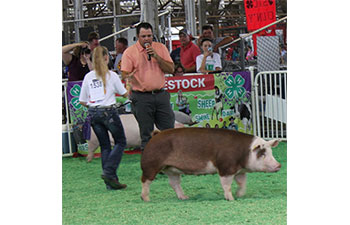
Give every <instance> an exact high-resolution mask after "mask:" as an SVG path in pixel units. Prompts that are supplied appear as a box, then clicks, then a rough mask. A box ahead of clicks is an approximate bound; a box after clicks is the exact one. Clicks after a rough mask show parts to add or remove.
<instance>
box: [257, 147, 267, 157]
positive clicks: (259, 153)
mask: <svg viewBox="0 0 350 225" xmlns="http://www.w3.org/2000/svg"><path fill="white" fill-rule="evenodd" d="M265 153H266V151H265V149H262V150H260V151H259V152H258V154H257V157H258V158H260V157H263V158H265V156H266V155H265Z"/></svg>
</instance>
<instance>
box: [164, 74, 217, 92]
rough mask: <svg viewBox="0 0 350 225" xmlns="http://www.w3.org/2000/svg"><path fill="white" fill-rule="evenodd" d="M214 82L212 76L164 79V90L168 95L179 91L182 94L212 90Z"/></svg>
mask: <svg viewBox="0 0 350 225" xmlns="http://www.w3.org/2000/svg"><path fill="white" fill-rule="evenodd" d="M214 81H215V80H214V75H213V74H209V75H195V76H181V77H179V76H177V77H166V83H165V89H167V91H168V92H169V93H176V92H178V91H179V90H182V91H183V92H187V91H203V90H213V89H214Z"/></svg>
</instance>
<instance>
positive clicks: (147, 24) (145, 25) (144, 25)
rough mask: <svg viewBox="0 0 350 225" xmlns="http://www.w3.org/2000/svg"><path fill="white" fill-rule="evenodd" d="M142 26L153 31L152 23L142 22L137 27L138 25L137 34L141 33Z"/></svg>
mask: <svg viewBox="0 0 350 225" xmlns="http://www.w3.org/2000/svg"><path fill="white" fill-rule="evenodd" d="M141 28H143V29H146V30H147V29H151V31H152V33H153V28H152V25H151V24H150V23H147V22H143V23H140V24H139V25H137V27H136V34H137V36H138V35H139V34H140V30H141Z"/></svg>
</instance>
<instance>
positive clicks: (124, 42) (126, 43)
mask: <svg viewBox="0 0 350 225" xmlns="http://www.w3.org/2000/svg"><path fill="white" fill-rule="evenodd" d="M117 41H118V42H120V43H122V44H123V45H125V46H128V40H127V39H126V38H124V37H120V38H118V39H117Z"/></svg>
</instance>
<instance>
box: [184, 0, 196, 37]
mask: <svg viewBox="0 0 350 225" xmlns="http://www.w3.org/2000/svg"><path fill="white" fill-rule="evenodd" d="M185 16H186V24H187V27H186V28H187V29H188V30H189V31H190V32H191V34H192V36H197V29H196V8H195V7H194V1H193V0H185Z"/></svg>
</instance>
